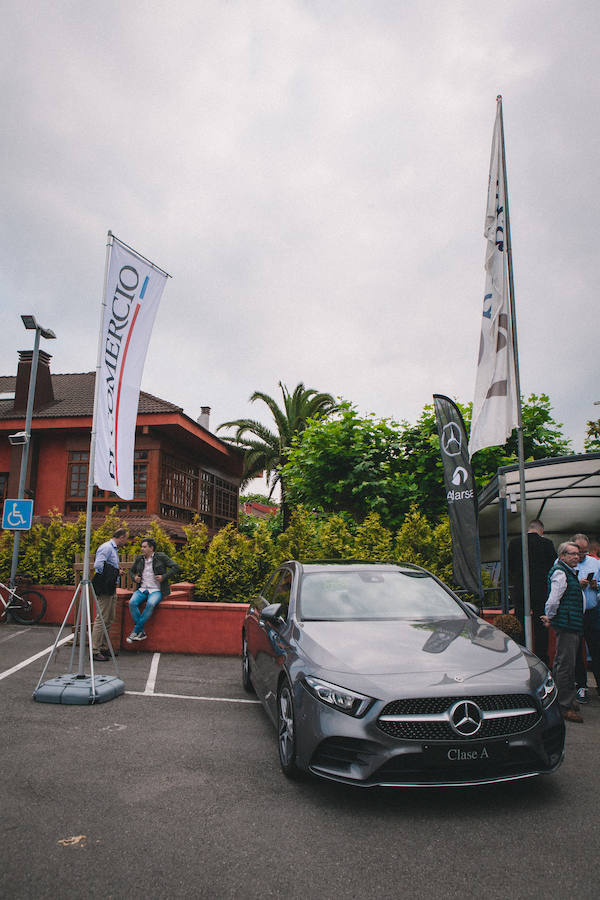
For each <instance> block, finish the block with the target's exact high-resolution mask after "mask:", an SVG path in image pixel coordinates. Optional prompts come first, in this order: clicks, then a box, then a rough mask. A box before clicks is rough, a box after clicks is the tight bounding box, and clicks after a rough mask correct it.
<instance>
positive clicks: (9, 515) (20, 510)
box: [2, 500, 33, 531]
mask: <svg viewBox="0 0 600 900" xmlns="http://www.w3.org/2000/svg"><path fill="white" fill-rule="evenodd" d="M32 521H33V500H5V501H4V514H3V516H2V527H3V528H7V529H9V530H10V531H29V529H30V528H31V523H32Z"/></svg>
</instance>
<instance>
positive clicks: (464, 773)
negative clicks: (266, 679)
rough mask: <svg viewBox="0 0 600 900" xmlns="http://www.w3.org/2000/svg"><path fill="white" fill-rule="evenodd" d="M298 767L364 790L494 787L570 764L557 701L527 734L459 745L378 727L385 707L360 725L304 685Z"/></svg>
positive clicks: (299, 693) (298, 701)
mask: <svg viewBox="0 0 600 900" xmlns="http://www.w3.org/2000/svg"><path fill="white" fill-rule="evenodd" d="M294 693H295V698H294V699H295V706H296V741H297V753H296V759H297V764H298V766H299V767H300V768H302V769H305V770H307V771H310V772H312V773H313V774H314V775H318V776H319V777H321V778H327V779H331V780H334V781H341V782H345V783H347V784H354V785H358V786H361V787H377V786H385V787H389V786H394V787H425V786H435V787H446V786H469V785H480V784H490V783H493V782H498V781H512V780H515V779H521V778H530V777H533V776H536V775H542V774H549V773H550V772H553V771H555V770H556V769H557V768H558V767H559V766H560V764H561V763H562V761H563V756H564V739H565V725H564V721H563V718H562V715H561V714H560V710H559V707H558V703H556V701H555V702H554V703H552V704H551V706H550V707H548V709H546V710H540V715H539V717H538V718H537V721H536V723H535V724H534V725H533V726H532V727H528V728H526V729H525V730H523V731H519V732H517V733H511V734H509V735H502V736H497V737H489V738H487V739H484V740H481V739H479V740H478V739H477V736H474V737H473V738H469V739H456V740H447V739H445V740H412V739H410V740H409V739H406V738H404V737H402V738H397V737H393V736H390V735H389V734H386V733H385V732H384V731H382V730H381V728H380V727H378V724H377V722H378V718H379V716H380V714H381V712H382V709H383V707H384V703H383V702H381V701H376V702H375V704H374V705H373V706H372V707H371V709H370V710H368V712H367V713H366V714H365V715H364V716H363V717H362V718H360V719H357V718H353V717H352V716H349V715H347V714H345V713H343V712H340V711H338V710H336V709H334V708H331V707H329V706H327V705H326V704H324V703H322V702H321V701H319V700H317V699H316V698H315V697H314V696H313V695H312V694H311V693H310V692H309V691H308V690H307V689H306V688H305V687H304V686H303V685H302V684H301V683H297V684H296V689H295V692H294Z"/></svg>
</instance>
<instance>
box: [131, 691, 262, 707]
mask: <svg viewBox="0 0 600 900" xmlns="http://www.w3.org/2000/svg"><path fill="white" fill-rule="evenodd" d="M125 693H126V694H132V695H134V696H136V697H168V698H170V699H171V700H214V702H215V703H250V704H252V705H256V704H257V703H258V704H260V700H236V699H234V698H232V697H196V696H193V695H192V694H154V693H149V692H148V691H125Z"/></svg>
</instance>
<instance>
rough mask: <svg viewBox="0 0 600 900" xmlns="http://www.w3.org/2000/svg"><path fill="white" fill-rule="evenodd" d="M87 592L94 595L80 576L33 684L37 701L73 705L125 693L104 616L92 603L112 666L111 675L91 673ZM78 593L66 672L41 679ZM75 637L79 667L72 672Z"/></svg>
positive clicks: (100, 701)
mask: <svg viewBox="0 0 600 900" xmlns="http://www.w3.org/2000/svg"><path fill="white" fill-rule="evenodd" d="M90 591H91V593H92V594H93V595H94V600H95V599H96V595H95V593H94V587H93V585H92V583H91V582H90V580H89V578H84V579H82V581H81V582H80V583H79V585H78V587H77V590H76V591H75V593H74V595H73V599H72V600H71V603H70V605H69V608H68V610H67V614H66V615H65V618H64V620H63V623H62V625H61V626H60V630H59V632H58V635H57V638H56V640H55V642H54V646H53V648H52V650H51V652H50V655H49V657H48V660H47V662H46V665H45V666H44V671H43V672H42V674H41V676H40V680H39V681H38V683H37V687H36V689H35V690H34V692H33V699H34V700H37V701H38V702H39V703H64V704H70V705H74V706H90V705H91V704H92V703H106V702H107V701H108V700H113V699H114V698H115V697H119V696H120V695H121V694H123V693H124V692H125V684H124V682H123V681H122V680H121V678H120V677H119V669H118V667H117V660H116V658H115V654H114V651H113V648H112V644H111V642H110V637H109V636H108V632H107V630H106V625H105V624H104V619H103V618H102V613H101V612H100V607H99V605H98V604H96V609H97V611H98V615H99V616H100V620H101V622H102V628H103V629H104V636H105V638H106V641H107V643H108V648H109V650H110V655H111V657H112V661H113V664H114V667H115V675H96V674H95V672H94V650H93V647H92V622H91V615H90ZM80 594H81V600H80V603H79V610H78V612H77V621H76V623H75V629H74V632H73V647H72V649H71V660H70V663H69V672H68V673H67V674H66V675H57V676H56V677H55V678H51V679H50V680H49V681H44V682H43V678H44V675H45V674H46V670H47V669H48V666H49V665H50V661H51V660H52V658H53V656H54V654H55V653H56V649H57V646H58V642H59V641H60V636H61V634H62V633H63V631H64V629H65V626H66V624H67V619H68V618H69V616H70V615H71V610H72V609H73V607H74V606H75V601H76V600H77V597H78V596H79V595H80ZM86 637H87V646H88V651H89V662H90V674H89V675H86V673H85V671H84V669H85V656H86ZM78 640H79V666H78V670H77V673H76V674H75V673H73V662H74V660H75V647H76V646H77V641H78ZM42 682H43V683H42Z"/></svg>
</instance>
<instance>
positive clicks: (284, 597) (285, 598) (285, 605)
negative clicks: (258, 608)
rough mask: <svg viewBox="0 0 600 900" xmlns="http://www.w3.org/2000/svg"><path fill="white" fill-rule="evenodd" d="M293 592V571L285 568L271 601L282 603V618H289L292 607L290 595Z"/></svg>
mask: <svg viewBox="0 0 600 900" xmlns="http://www.w3.org/2000/svg"><path fill="white" fill-rule="evenodd" d="M291 592H292V573H291V572H290V570H289V569H284V570H283V573H282V576H281V581H280V582H279V584H278V585H277V588H276V590H275V593H274V595H273V599H272V601H271V603H281V613H280V615H281V618H282V619H287V617H288V612H289V607H290V595H291Z"/></svg>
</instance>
